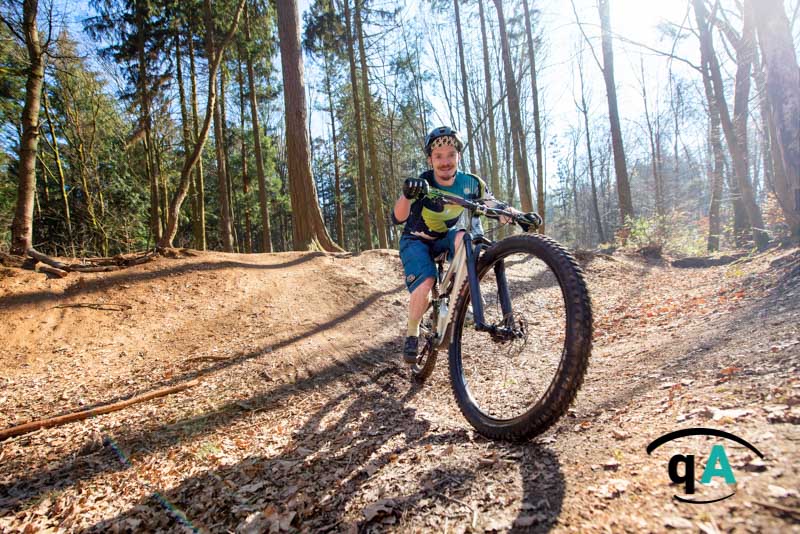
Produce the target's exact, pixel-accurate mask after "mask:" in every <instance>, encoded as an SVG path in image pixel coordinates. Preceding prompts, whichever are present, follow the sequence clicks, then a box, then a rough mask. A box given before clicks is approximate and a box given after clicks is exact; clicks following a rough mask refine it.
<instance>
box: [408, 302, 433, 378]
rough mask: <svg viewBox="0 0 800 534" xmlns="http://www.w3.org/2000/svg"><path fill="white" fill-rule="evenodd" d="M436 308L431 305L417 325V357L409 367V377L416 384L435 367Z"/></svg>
mask: <svg viewBox="0 0 800 534" xmlns="http://www.w3.org/2000/svg"><path fill="white" fill-rule="evenodd" d="M438 311H439V309H438V306H436V305H432V306H431V307H430V308H429V309H428V311H427V312H426V313H425V316H424V317H423V319H422V322H421V323H420V325H419V355H418V356H417V361H416V363H414V364H413V365H412V366H411V375H412V376H413V377H414V379H415V380H417V381H418V382H424V381H425V380H426V379H427V378H428V377H429V376H431V373H433V367H434V366H435V365H436V356H437V350H436V348H435V347H434V341H435V337H436V333H435V331H434V328H435V327H436V322H437V320H438V318H439V313H438Z"/></svg>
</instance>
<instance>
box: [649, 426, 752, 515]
mask: <svg viewBox="0 0 800 534" xmlns="http://www.w3.org/2000/svg"><path fill="white" fill-rule="evenodd" d="M687 436H716V437H719V438H725V439H727V440H730V441H733V442H736V443H738V444H740V445H743V446H745V447H747V448H748V449H750V450H751V451H753V452H754V453H755V454H757V455H758V457H759V458H763V457H764V455H763V454H761V451H759V450H758V449H756V448H755V447H754V446H753V445H751V444H750V443H748V442H747V441H746V440H744V439H742V438H740V437H739V436H735V435H733V434H731V433H729V432H725V431H723V430H717V429H714V428H685V429H683V430H676V431H675V432H669V433H667V434H664V435H663V436H661V437H660V438H657V439H656V440H654V441H653V442H652V443H650V445H648V446H647V454H648V455H650V454H652V453H653V451H654V450H656V449H657V448H659V447H660V446H662V445H664V444H665V443H668V442H670V441H674V440H676V439H680V438H684V437H687ZM681 466H683V467H682V469H679V468H680V467H681ZM681 471H682V473H681ZM667 473H668V474H669V479H670V480H672V482H674V483H675V484H683V488H684V493H685V494H686V495H689V496H691V495H694V492H695V478H694V475H695V455H694V454H675V455H673V456H672V458H670V459H669V464H668V465H667ZM717 477H720V478H722V479H723V480H724V481H725V483H726V484H728V485H732V484H736V477H735V476H734V474H733V470H732V469H731V463H730V462H729V461H728V454H727V453H726V452H725V447H724V446H723V445H720V444H715V445H713V446H712V447H711V451H710V452H709V454H708V460H707V461H706V467H705V469H704V470H703V475H702V476H701V477H700V483H701V484H705V485H708V484H711V482H712V480H713V479H714V478H717ZM735 494H736V491H735V490H734V491H733V493H731V494H729V495H725V496H724V497H719V498H715V499H709V500H696V499H691V498H687V497H681V496H680V495H673V497H674V498H675V499H676V500H678V501H680V502H686V503H691V504H709V503H712V502H717V501H723V500H725V499H727V498H728V497H733V495H735Z"/></svg>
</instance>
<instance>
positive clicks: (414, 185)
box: [403, 178, 428, 200]
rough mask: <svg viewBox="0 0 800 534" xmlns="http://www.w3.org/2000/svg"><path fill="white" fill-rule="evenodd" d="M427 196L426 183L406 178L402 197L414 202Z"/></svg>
mask: <svg viewBox="0 0 800 534" xmlns="http://www.w3.org/2000/svg"><path fill="white" fill-rule="evenodd" d="M427 194H428V182H426V181H425V180H423V179H422V178H408V179H407V180H406V181H405V182H403V196H404V197H406V198H407V199H408V200H416V199H418V198H422V197H424V196H425V195H427Z"/></svg>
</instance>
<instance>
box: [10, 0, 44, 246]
mask: <svg viewBox="0 0 800 534" xmlns="http://www.w3.org/2000/svg"><path fill="white" fill-rule="evenodd" d="M38 10H39V2H38V0H24V1H23V4H22V16H23V22H22V31H23V33H24V37H25V46H26V48H27V49H28V61H29V66H28V78H27V80H26V82H25V105H24V106H23V108H22V138H21V139H20V144H19V184H18V185H17V206H16V211H15V212H14V220H13V222H12V224H11V253H12V254H19V255H21V256H24V255H25V253H26V252H27V250H28V249H29V248H32V247H33V203H34V194H35V191H36V151H37V149H38V144H39V107H40V105H41V95H42V84H43V83H44V52H43V50H42V45H41V43H40V42H39V31H38V28H37V27H36V15H37V12H38Z"/></svg>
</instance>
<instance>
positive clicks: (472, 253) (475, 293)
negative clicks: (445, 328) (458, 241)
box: [463, 233, 514, 336]
mask: <svg viewBox="0 0 800 534" xmlns="http://www.w3.org/2000/svg"><path fill="white" fill-rule="evenodd" d="M489 243H490V242H489V241H488V240H487V239H486V238H484V237H483V236H478V237H477V238H476V239H475V245H474V246H473V240H472V236H471V235H470V234H469V233H467V234H465V235H464V241H463V245H464V247H465V249H464V252H466V262H467V277H468V279H469V294H470V302H471V303H472V315H473V317H474V320H475V329H476V330H478V331H479V332H489V333H491V334H492V335H493V336H494V335H498V334H500V335H505V334H508V332H510V329H511V328H512V326H513V324H514V319H513V312H512V310H511V297H510V295H509V293H508V281H507V280H506V266H505V262H503V260H500V261H499V262H497V263H495V265H494V274H495V278H496V279H497V293H498V296H499V299H500V309H501V311H502V312H503V326H502V327H500V328H498V326H497V325H487V324H486V322H485V316H484V313H483V312H484V310H483V299H482V298H481V288H480V280H478V257H479V256H480V252H481V250H482V249H485V248H487V247H488V245H489Z"/></svg>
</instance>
